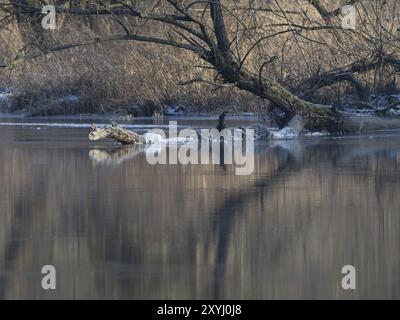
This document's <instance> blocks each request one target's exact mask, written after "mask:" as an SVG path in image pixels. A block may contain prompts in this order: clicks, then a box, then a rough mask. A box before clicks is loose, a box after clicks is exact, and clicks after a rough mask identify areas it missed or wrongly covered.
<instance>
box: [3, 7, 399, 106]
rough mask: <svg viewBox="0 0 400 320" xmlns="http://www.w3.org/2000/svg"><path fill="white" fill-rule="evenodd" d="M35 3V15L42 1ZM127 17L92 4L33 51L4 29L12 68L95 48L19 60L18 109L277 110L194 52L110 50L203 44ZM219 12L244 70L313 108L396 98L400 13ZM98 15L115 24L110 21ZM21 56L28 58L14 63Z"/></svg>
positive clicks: (14, 28)
mask: <svg viewBox="0 0 400 320" xmlns="http://www.w3.org/2000/svg"><path fill="white" fill-rule="evenodd" d="M13 2H18V1H13ZM56 2H57V1H56ZM30 3H31V5H32V8H35V6H34V5H35V1H30ZM174 3H176V1H148V2H144V3H142V2H137V4H135V5H134V6H133V7H131V9H132V8H133V9H134V10H138V11H140V12H150V13H152V14H160V15H164V14H173V13H174V14H176V12H177V10H174V8H173V4H174ZM177 3H180V2H177ZM182 3H183V2H182ZM57 4H59V5H60V8H64V9H62V10H66V11H68V10H71V7H68V6H67V5H66V4H65V1H64V2H63V1H58V3H57ZM121 4H123V5H122V6H121ZM344 4H353V5H355V8H356V14H357V22H356V29H354V30H343V29H342V28H341V26H340V21H341V19H342V18H343V17H340V8H341V6H342V5H344ZM184 5H186V6H187V7H190V15H191V16H194V17H196V19H197V18H199V19H200V18H202V19H203V18H204V17H205V16H206V15H208V14H209V13H208V12H207V5H205V4H203V5H202V4H197V5H194V4H193V5H190V2H188V1H186V2H184ZM171 7H172V9H171ZM121 8H122V9H121ZM124 8H129V6H127V4H126V3H125V2H124V1H110V2H108V3H106V2H99V1H96V2H90V1H88V2H85V3H84V4H83V3H81V5H80V6H79V7H73V8H72V9H74V10H75V11H74V12H72V11H70V12H69V14H65V13H66V11H65V12H63V11H62V10H60V13H59V16H61V17H62V23H60V24H59V25H58V29H57V30H56V31H52V32H51V33H47V34H46V33H45V34H44V35H43V34H41V35H40V37H39V36H38V35H37V34H36V37H34V38H30V42H29V41H28V42H27V40H26V36H25V40H24V39H23V38H24V37H21V33H22V34H29V32H27V31H26V29H27V28H30V27H31V26H28V25H26V24H25V25H24V24H23V23H22V24H21V23H19V24H17V23H16V22H14V23H12V24H8V28H7V29H6V28H3V29H2V32H1V36H2V37H3V39H9V38H10V37H11V35H14V36H13V37H12V39H13V41H3V48H1V51H2V54H3V57H4V59H3V63H4V64H5V65H8V64H9V63H10V61H15V59H14V58H15V57H16V56H17V52H19V54H20V55H22V56H25V57H26V56H29V55H30V54H36V52H37V51H38V50H37V49H38V47H40V46H42V45H43V43H44V42H45V43H46V45H48V46H49V47H52V48H57V46H58V45H60V44H65V43H67V44H68V43H75V44H76V43H78V44H82V43H85V42H90V43H91V44H90V45H85V46H81V47H79V48H73V49H70V50H68V51H58V50H55V51H54V52H53V53H52V54H51V55H45V56H41V57H39V58H37V59H35V60H30V59H29V61H26V60H23V61H21V63H17V64H15V66H14V67H13V68H12V72H8V71H7V72H3V73H2V86H4V87H7V86H8V87H12V88H15V89H16V90H17V95H16V98H15V99H16V100H15V103H13V107H14V108H24V109H26V108H28V110H30V112H31V113H33V114H42V113H47V114H52V113H54V114H58V113H77V112H110V111H114V110H118V109H121V108H125V110H127V111H128V112H130V113H133V112H140V111H141V112H143V110H145V113H150V114H151V113H152V112H154V110H155V109H157V108H162V106H164V105H168V104H178V105H182V106H183V107H184V108H186V110H189V111H190V110H192V111H193V110H204V111H219V110H220V109H225V108H229V110H230V111H238V110H257V109H258V108H259V107H260V105H261V106H262V107H263V108H264V109H267V108H269V109H268V110H271V109H273V107H274V106H273V105H274V103H272V106H271V105H269V102H270V101H269V100H271V99H268V97H267V99H266V100H265V101H263V102H260V99H258V98H256V97H254V95H251V94H249V93H247V92H244V91H240V90H238V89H237V88H235V87H237V86H235V85H234V83H233V84H232V83H229V82H230V81H229V79H226V77H224V76H223V75H221V72H215V71H214V68H213V67H211V68H210V66H209V64H207V63H205V62H204V59H201V57H199V55H197V54H195V53H194V52H190V51H185V50H180V49H177V48H174V47H171V46H167V47H162V46H159V45H157V44H152V43H143V42H136V41H135V42H133V41H114V42H109V41H108V40H107V37H110V35H116V34H117V35H124V33H127V30H129V31H128V34H133V35H141V34H145V35H149V36H154V37H158V38H165V39H167V40H170V41H172V40H174V41H178V40H179V41H181V42H182V43H186V44H191V45H193V46H196V45H199V42H197V41H201V38H200V40H199V39H197V40H194V37H193V34H191V33H190V32H187V30H185V29H180V28H177V27H176V25H172V26H171V24H169V23H165V21H160V19H153V18H145V19H133V18H132V14H131V13H130V14H122V13H121V12H122V11H121V10H125V9H124ZM221 8H222V10H223V14H224V18H225V21H224V22H225V28H226V32H227V36H228V38H229V41H230V42H229V44H228V45H229V51H230V54H231V56H232V57H233V59H234V61H238V65H239V68H240V69H242V68H243V69H245V70H248V72H249V73H252V74H255V75H258V74H259V75H260V76H263V77H267V78H268V79H270V80H271V81H274V82H276V83H279V84H280V85H282V86H284V87H285V88H287V89H289V90H290V91H291V92H292V93H294V94H296V95H297V96H299V97H301V98H303V99H305V100H307V101H311V102H314V103H319V104H329V105H334V106H336V107H338V108H339V109H340V108H341V107H342V105H341V98H342V97H343V96H345V95H347V94H350V93H353V94H355V95H357V96H358V98H359V100H360V105H361V102H363V100H364V101H365V100H367V98H368V96H369V95H370V94H375V95H378V94H380V93H393V92H397V91H398V79H397V77H398V72H399V69H400V64H399V60H398V59H399V57H398V53H399V30H398V22H399V21H400V19H399V12H400V11H399V5H398V3H397V1H342V2H340V1H329V2H328V1H300V0H296V1H244V0H243V1H230V0H226V1H222V2H221ZM94 9H96V10H97V12H96V14H94V13H93V10H94ZM79 10H81V11H79ZM91 10H92V11H91ZM101 10H105V11H107V10H108V13H110V12H111V13H112V14H111V17H109V15H110V14H108V15H106V14H105V13H106V12H101ZM117 10H120V11H117ZM71 13H72V14H71ZM178 13H179V10H178ZM113 15H114V16H113ZM133 16H134V15H133ZM115 17H117V18H115ZM113 18H115V19H113ZM201 22H202V23H204V27H205V28H206V31H207V33H209V34H211V36H212V38H213V39H214V37H217V36H218V35H217V33H215V31H216V30H212V29H210V28H212V26H211V25H210V21H209V20H208V22H207V21H206V19H205V18H204V19H203V20H201ZM185 23H186V22H185ZM188 24H189V23H188ZM43 39H44V40H43ZM93 39H95V40H93ZM216 40H218V39H216ZM213 41H214V40H213ZM217 42H218V41H217ZM24 45H25V48H24V50H23V51H18V50H20V48H21V47H23V46H24ZM40 49H41V50H42V51H46V48H44V47H42V48H40ZM39 52H40V50H39ZM202 60H203V61H202ZM18 61H19V60H18ZM179 83H180V84H182V83H186V84H189V83H190V85H186V86H182V85H179ZM241 89H243V88H241ZM245 90H246V89H245ZM247 91H249V90H247ZM253 93H254V92H253ZM68 95H76V96H79V97H80V99H79V102H75V103H70V101H65V100H62V99H61V100H60V99H59V98H60V97H65V96H68ZM262 98H264V99H265V97H262ZM272 100H273V99H272ZM272 100H271V101H272ZM132 106H139V108H135V107H133V109H132ZM279 107H282V106H279Z"/></svg>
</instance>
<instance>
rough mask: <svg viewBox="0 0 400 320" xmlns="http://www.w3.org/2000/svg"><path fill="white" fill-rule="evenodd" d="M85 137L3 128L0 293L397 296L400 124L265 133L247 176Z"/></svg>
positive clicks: (66, 131) (75, 132)
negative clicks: (293, 134)
mask: <svg viewBox="0 0 400 320" xmlns="http://www.w3.org/2000/svg"><path fill="white" fill-rule="evenodd" d="M2 122H10V121H9V119H7V120H3V121H2ZM32 122H37V121H32ZM54 122H55V123H60V121H59V120H58V121H56V120H54ZM184 125H193V126H195V127H196V126H197V127H200V126H203V125H204V123H198V122H195V121H193V122H192V123H191V122H190V121H186V122H184ZM39 128H40V130H39ZM87 134H88V129H87V128H79V127H77V128H59V127H46V126H40V125H37V124H36V125H30V126H29V125H28V126H21V125H20V126H14V125H3V126H2V125H0V136H1V139H0V186H1V190H0V298H2V299H4V298H6V299H16V298H35V299H39V298H41V299H50V298H67V299H83V298H89V299H105V298H111V299H158V298H162V299H175V298H183V299H213V298H216V299H278V298H289V299H292V298H321V299H322V298H328V299H332V298H340V299H354V298H400V171H399V169H400V132H385V133H379V134H371V135H367V136H353V137H345V138H308V139H299V140H296V141H286V142H284V141H282V142H274V143H272V142H262V143H261V142H260V143H257V144H256V159H255V171H254V173H253V174H252V175H249V176H235V175H234V169H235V167H234V166H232V165H191V166H190V165H189V166H183V165H158V166H151V165H149V164H148V163H147V161H146V156H145V154H144V153H143V152H140V150H138V149H135V148H133V147H119V146H117V145H115V144H114V143H113V142H111V141H102V142H95V143H94V142H90V141H88V139H87ZM46 264H51V265H54V266H55V267H56V270H57V289H56V290H55V291H51V292H49V291H44V290H42V289H41V285H40V283H41V279H42V274H41V268H42V266H43V265H46ZM347 264H351V265H354V266H355V267H356V269H357V290H353V291H344V290H342V289H341V286H340V283H341V279H342V276H343V275H342V274H341V268H342V266H344V265H347Z"/></svg>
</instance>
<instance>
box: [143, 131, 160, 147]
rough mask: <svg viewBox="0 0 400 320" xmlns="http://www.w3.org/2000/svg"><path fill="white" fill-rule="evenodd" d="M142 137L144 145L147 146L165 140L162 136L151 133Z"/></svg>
mask: <svg viewBox="0 0 400 320" xmlns="http://www.w3.org/2000/svg"><path fill="white" fill-rule="evenodd" d="M143 137H144V138H145V140H146V143H149V144H155V143H162V142H163V141H165V138H164V137H163V136H162V135H160V134H157V133H153V132H146V133H145V134H144V135H143Z"/></svg>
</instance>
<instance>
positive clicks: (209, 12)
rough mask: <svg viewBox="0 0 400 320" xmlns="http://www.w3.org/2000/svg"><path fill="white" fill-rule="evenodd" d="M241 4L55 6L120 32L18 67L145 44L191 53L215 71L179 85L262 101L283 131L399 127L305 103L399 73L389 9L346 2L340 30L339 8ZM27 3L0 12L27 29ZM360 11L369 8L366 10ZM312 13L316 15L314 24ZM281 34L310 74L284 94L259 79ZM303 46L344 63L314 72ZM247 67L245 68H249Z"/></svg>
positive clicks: (16, 1) (176, 0) (165, 1)
mask: <svg viewBox="0 0 400 320" xmlns="http://www.w3.org/2000/svg"><path fill="white" fill-rule="evenodd" d="M72 2H73V1H72ZM243 2H244V1H238V2H237V1H228V0H227V1H221V0H204V1H197V0H190V1H189V0H188V1H184V0H160V1H155V2H143V3H141V2H139V1H97V2H94V3H92V2H85V5H84V6H74V5H71V3H69V4H68V5H67V4H66V3H61V2H60V3H59V4H58V3H56V10H57V12H58V14H59V15H61V16H71V15H73V16H85V17H109V18H110V19H111V20H112V21H114V22H115V23H116V24H117V25H118V26H119V27H120V30H121V31H122V32H119V33H116V34H108V35H106V36H104V37H98V38H96V39H92V40H89V41H85V42H77V43H68V44H65V43H63V44H60V45H58V46H53V47H45V46H38V47H39V49H40V50H39V51H38V52H33V53H32V52H31V53H29V54H27V55H25V56H23V57H21V58H20V60H26V59H30V58H35V57H38V56H40V55H43V54H49V53H52V52H57V51H61V50H65V49H68V48H73V47H77V46H83V45H90V44H99V43H102V42H109V41H122V40H123V41H139V42H151V43H156V44H159V45H164V46H172V47H175V48H180V49H182V50H188V51H191V52H193V53H194V54H195V55H196V56H197V57H199V58H200V59H201V60H203V61H204V62H206V63H207V65H208V66H203V67H205V68H212V69H213V70H214V71H215V73H214V78H213V79H204V78H202V77H196V78H195V79H184V80H183V81H181V84H182V85H189V84H191V83H195V82H204V83H208V84H210V83H213V84H215V85H216V86H220V87H223V86H235V87H237V88H239V89H241V90H245V91H248V92H251V93H253V94H254V95H256V96H258V97H260V98H262V99H265V100H267V101H269V102H270V103H271V105H272V108H271V109H273V108H277V109H279V110H280V111H281V113H283V114H284V117H283V118H284V120H283V125H285V124H288V123H289V121H290V120H291V119H292V118H293V117H294V116H295V115H298V116H300V117H301V118H302V119H303V120H304V125H305V127H307V128H308V129H311V130H327V131H329V132H350V131H352V132H354V131H359V130H361V129H379V128H387V127H393V126H399V124H400V123H399V122H398V121H396V120H393V119H391V120H383V119H381V118H379V117H377V116H368V117H364V118H363V120H362V124H361V123H360V117H357V116H354V115H351V114H348V113H345V112H343V111H341V110H338V109H337V108H335V107H333V106H329V105H321V104H318V103H313V102H310V101H309V99H310V98H311V97H312V96H313V95H314V94H315V92H317V91H318V90H320V89H321V88H324V87H329V86H332V85H334V84H336V83H340V82H344V81H345V82H348V83H350V85H352V86H353V87H354V88H355V89H356V90H357V92H358V93H359V95H360V96H361V97H363V96H365V91H366V88H365V86H364V84H363V83H362V81H360V80H359V79H357V77H356V75H357V74H361V73H364V72H368V71H370V70H375V71H376V70H380V73H381V75H382V74H383V73H384V71H383V70H384V68H385V67H387V66H389V67H391V68H393V70H394V72H395V73H397V72H398V70H399V69H400V60H399V58H398V52H399V34H398V32H397V31H398V30H397V31H396V30H394V29H393V28H395V25H394V24H393V23H392V24H391V26H390V27H388V24H384V23H383V18H382V16H381V11H382V10H384V9H385V8H386V7H387V6H388V1H362V0H358V1H357V0H351V1H347V2H346V4H352V5H356V6H357V10H358V15H359V17H360V18H361V21H360V22H359V23H360V26H359V27H358V28H357V29H355V30H343V29H342V28H341V27H340V24H339V22H338V21H339V20H338V19H339V18H338V16H339V15H340V12H341V11H340V7H336V8H334V9H331V8H329V7H328V6H327V5H326V4H325V2H324V1H299V0H297V1H295V4H293V5H292V6H291V8H283V7H282V5H281V4H280V2H279V1H267V2H264V1H248V3H245V4H244V3H243ZM369 2H373V4H372V5H371V3H369ZM34 3H36V2H35V1H29V2H28V1H22V0H13V1H11V2H10V3H8V4H7V3H6V4H1V6H2V7H3V8H4V9H5V10H8V9H9V8H10V6H11V9H12V10H13V12H14V13H15V14H16V16H17V18H18V21H22V17H26V16H28V17H30V19H31V20H30V21H31V23H34V22H35V21H33V22H32V19H33V18H32V17H36V16H37V14H39V13H40V12H41V8H40V7H39V6H38V5H35V4H34ZM390 3H393V5H394V7H391V8H387V9H389V11H390V9H391V10H394V12H397V11H398V9H397V7H396V1H393V2H390ZM366 5H369V8H367V7H366ZM385 6H386V7H385ZM310 10H311V11H310ZM315 13H317V14H318V15H319V19H318V18H316V15H315ZM265 14H270V15H272V16H274V17H275V18H276V21H277V22H276V23H274V24H265V23H264V22H263V21H262V19H263V18H264V17H265ZM395 20H396V19H393V21H395ZM133 21H134V22H135V23H140V22H141V23H142V25H141V27H140V28H137V24H134V26H132V22H133ZM149 25H150V26H153V25H160V26H163V27H165V29H164V30H163V31H162V32H160V31H159V29H158V31H156V32H155V31H154V28H151V27H149ZM389 25H390V24H389ZM34 30H36V31H35V32H36V33H37V37H42V36H43V31H42V30H40V31H39V30H38V29H37V28H36V29H34ZM284 35H288V36H289V35H290V37H291V39H292V40H293V41H294V43H295V45H296V46H297V47H298V52H299V53H300V57H299V64H302V65H304V66H305V68H306V69H307V72H308V73H309V74H310V75H311V76H310V77H309V79H307V80H306V81H303V83H302V84H301V85H300V86H299V87H297V88H290V89H288V88H287V87H286V86H284V85H283V84H281V83H278V81H276V80H275V79H274V77H272V76H270V75H269V74H268V73H267V72H265V70H266V69H267V68H268V66H269V64H271V63H273V61H275V60H276V59H279V58H277V57H269V58H268V59H267V58H266V57H265V56H263V49H264V48H265V47H268V46H272V45H274V42H273V40H274V39H275V38H276V37H280V36H284ZM328 37H329V40H330V41H328V39H327V38H328ZM304 42H307V43H309V44H310V45H311V46H313V45H315V48H316V49H315V50H319V49H318V48H321V47H323V48H326V49H327V50H328V51H330V52H331V59H332V60H333V61H332V64H333V65H334V64H335V63H337V61H336V60H335V59H336V58H335V57H336V55H338V54H341V56H342V57H346V58H347V61H348V63H346V64H344V65H342V66H340V67H337V66H336V67H335V68H332V69H331V70H326V71H325V72H321V67H320V65H318V62H316V59H315V58H314V55H318V52H313V53H312V54H310V53H307V52H306V50H305V48H304ZM41 43H42V44H43V43H45V42H43V41H41ZM348 44H351V45H348ZM284 50H285V48H282V61H281V63H282V65H284V62H283V60H284ZM249 61H251V62H252V65H251V66H250V64H249ZM14 63H15V61H14ZM377 77H378V76H377ZM300 90H301V92H299V91H300ZM306 99H307V100H306ZM271 109H270V110H271Z"/></svg>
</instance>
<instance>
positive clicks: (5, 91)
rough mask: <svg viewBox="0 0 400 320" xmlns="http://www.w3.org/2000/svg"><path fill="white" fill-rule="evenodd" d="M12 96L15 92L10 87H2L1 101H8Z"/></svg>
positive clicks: (0, 91) (0, 92) (0, 90)
mask: <svg viewBox="0 0 400 320" xmlns="http://www.w3.org/2000/svg"><path fill="white" fill-rule="evenodd" d="M12 96H13V93H12V91H11V90H10V89H0V103H2V102H3V103H4V102H8V101H9V100H10V98H11V97H12Z"/></svg>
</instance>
